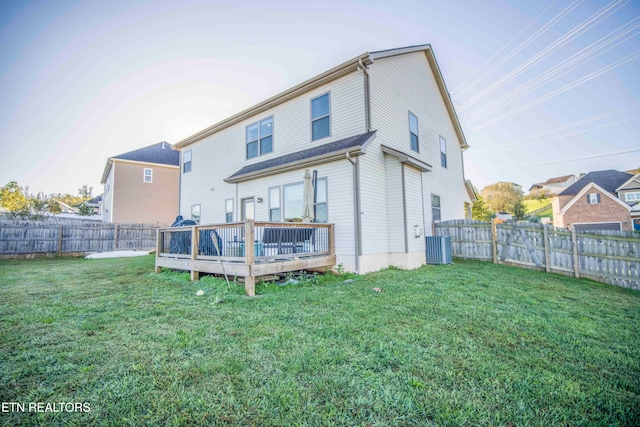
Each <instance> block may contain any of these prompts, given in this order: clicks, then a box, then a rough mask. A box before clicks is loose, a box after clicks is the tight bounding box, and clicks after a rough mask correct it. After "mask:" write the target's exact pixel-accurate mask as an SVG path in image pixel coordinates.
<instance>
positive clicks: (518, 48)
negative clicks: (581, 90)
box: [451, 0, 583, 95]
mask: <svg viewBox="0 0 640 427" xmlns="http://www.w3.org/2000/svg"><path fill="white" fill-rule="evenodd" d="M582 1H583V0H582ZM582 1H574V3H575V4H576V5H575V6H574V7H573V8H575V7H577V6H578V4H580V3H581V2H582ZM557 2H558V0H555V1H554V2H553V3H551V4H550V5H549V6H547V7H546V8H545V9H544V10H543V11H542V12H540V14H539V15H538V16H536V17H535V18H534V19H533V21H531V22H529V24H528V25H527V26H526V27H524V28H523V29H522V30H521V31H520V32H519V33H518V34H516V35H515V36H514V37H513V38H512V39H511V40H509V42H508V43H507V44H505V45H504V46H503V47H502V49H500V50H499V51H497V52H496V53H495V54H494V55H493V56H492V57H491V58H489V59H488V60H487V61H486V62H485V63H484V64H482V65H481V66H480V67H479V68H477V69H476V71H475V72H473V74H471V75H470V76H469V77H467V78H466V79H465V80H464V81H463V82H462V83H460V85H459V86H458V87H457V88H456V89H454V90H453V91H452V92H451V95H453V94H454V93H457V92H459V91H462V92H466V91H467V90H469V89H470V88H472V87H474V86H475V85H476V84H478V83H479V82H480V81H481V80H482V79H483V78H485V77H486V76H487V74H489V73H491V72H492V71H493V70H495V69H496V68H498V67H499V66H500V65H502V64H504V63H505V62H506V61H507V60H508V59H509V58H511V57H513V55H515V54H516V53H518V52H520V51H521V50H522V49H524V48H525V47H526V46H527V45H528V44H530V43H531V42H532V41H533V40H535V39H536V38H537V37H539V36H540V35H541V34H542V33H544V31H542V32H540V30H538V32H540V34H538V35H537V36H536V37H535V38H531V37H533V36H531V37H530V38H529V39H527V40H526V41H525V42H523V43H521V44H520V45H519V46H517V47H516V49H517V50H515V51H514V52H513V53H511V54H510V55H509V56H508V57H507V59H503V60H502V61H500V62H499V63H498V64H495V65H494V66H492V67H491V68H490V69H489V70H487V71H485V72H484V73H483V74H482V75H481V76H480V77H478V78H477V79H475V80H473V81H472V82H471V83H469V84H468V86H467V87H465V85H467V82H468V81H469V80H471V79H473V78H474V77H475V76H476V74H478V73H479V72H480V70H482V69H483V68H484V67H486V66H487V64H489V63H491V61H493V60H494V59H495V58H496V57H497V56H498V55H500V53H502V51H503V50H505V49H506V48H507V47H508V46H509V45H510V44H511V43H513V41H514V40H515V39H517V38H518V37H520V35H521V34H522V33H524V32H525V31H526V30H527V29H528V28H529V27H530V26H531V25H533V23H534V22H536V21H537V20H538V19H539V18H540V17H541V16H542V15H543V14H544V13H545V12H546V11H547V10H549V8H551V6H553V5H554V4H556V3H557ZM573 8H572V9H571V10H573ZM567 9H568V8H567ZM565 10H566V9H565ZM571 10H569V12H570V11H571ZM561 13H564V11H563V12H561ZM567 13H568V12H567ZM565 15H566V13H565ZM563 16H564V15H563ZM554 19H555V18H554ZM543 28H545V31H546V29H548V28H549V27H547V26H545V27H543ZM538 32H536V34H537V33H538ZM536 34H534V35H536Z"/></svg>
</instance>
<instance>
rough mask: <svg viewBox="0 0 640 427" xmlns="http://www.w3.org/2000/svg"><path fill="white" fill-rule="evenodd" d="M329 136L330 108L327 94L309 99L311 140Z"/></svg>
mask: <svg viewBox="0 0 640 427" xmlns="http://www.w3.org/2000/svg"><path fill="white" fill-rule="evenodd" d="M327 136H331V108H330V98H329V94H328V93H325V94H324V95H322V96H319V97H317V98H314V99H312V100H311V140H312V141H315V140H317V139H321V138H326V137H327Z"/></svg>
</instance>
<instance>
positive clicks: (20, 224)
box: [0, 221, 158, 257]
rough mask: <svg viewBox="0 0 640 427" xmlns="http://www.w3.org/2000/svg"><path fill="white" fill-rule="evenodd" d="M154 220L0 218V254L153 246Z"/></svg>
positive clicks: (146, 247) (154, 238)
mask: <svg viewBox="0 0 640 427" xmlns="http://www.w3.org/2000/svg"><path fill="white" fill-rule="evenodd" d="M157 230H158V225H156V224H110V223H107V224H104V223H92V222H75V221H74V222H67V221H64V222H53V221H0V256H4V257H18V256H33V255H54V254H57V255H62V254H78V253H87V252H100V251H103V252H104V251H113V250H125V249H151V248H155V245H156V237H157Z"/></svg>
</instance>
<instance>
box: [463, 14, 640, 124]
mask: <svg viewBox="0 0 640 427" xmlns="http://www.w3.org/2000/svg"><path fill="white" fill-rule="evenodd" d="M639 20H640V17H637V18H635V19H634V20H632V21H631V22H629V23H627V24H625V25H624V26H622V27H620V28H618V29H616V30H615V31H613V32H611V33H609V34H607V35H606V36H604V37H602V38H601V39H599V40H598V41H596V42H595V43H593V44H591V45H590V46H588V47H586V48H585V49H583V50H581V51H580V52H578V53H576V54H574V55H573V56H571V57H569V58H567V59H566V60H564V61H562V62H561V63H559V64H557V65H556V66H555V67H553V68H551V69H549V70H548V71H547V72H545V73H543V74H541V75H540V76H538V77H536V78H534V79H532V80H530V81H528V82H526V83H524V84H523V85H521V86H519V87H518V88H516V89H514V90H513V91H511V92H509V93H507V94H505V95H504V96H502V97H500V98H498V99H496V100H494V101H492V102H490V103H488V104H487V105H485V106H484V107H482V108H481V109H480V110H477V111H474V112H473V113H471V116H470V120H471V121H473V120H477V119H478V118H479V117H483V116H486V115H487V114H490V113H492V112H494V111H496V110H499V109H501V108H503V107H504V106H505V104H508V103H510V102H513V101H515V100H517V99H519V98H520V97H521V96H523V95H526V94H528V93H531V92H533V91H534V90H535V89H537V88H539V87H540V86H543V85H545V84H547V83H549V82H551V81H553V80H555V79H557V78H559V77H561V76H563V75H565V74H567V73H568V72H569V71H572V70H574V69H576V68H578V67H580V66H582V65H584V64H586V63H587V62H590V61H592V60H594V59H596V58H598V57H599V56H601V55H603V54H605V53H606V52H609V51H610V50H611V49H613V48H615V47H617V46H619V45H620V44H622V43H624V42H626V41H627V40H629V39H631V38H633V37H636V36H637V35H639V34H640V32H636V33H634V34H631V35H629V36H628V37H626V38H624V39H623V40H620V41H619V42H617V43H615V44H613V45H612V46H609V47H608V48H607V49H605V50H602V51H600V52H598V50H600V49H603V48H604V47H606V46H607V45H609V44H611V43H613V42H615V41H617V40H618V39H620V38H621V37H623V36H625V35H627V34H628V33H630V32H632V31H633V30H635V29H637V28H639V27H640V23H636V24H635V25H633V26H632V27H630V28H626V29H625V27H628V26H630V25H631V24H633V23H634V21H639ZM621 30H624V31H623V32H622V33H620V34H617V35H616V36H614V37H612V38H610V39H609V40H606V39H607V38H609V37H611V35H612V34H615V33H617V32H619V31H621ZM603 40H604V41H603Z"/></svg>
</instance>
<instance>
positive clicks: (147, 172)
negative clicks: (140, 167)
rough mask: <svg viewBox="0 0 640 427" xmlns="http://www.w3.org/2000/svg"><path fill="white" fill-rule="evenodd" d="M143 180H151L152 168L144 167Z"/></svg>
mask: <svg viewBox="0 0 640 427" xmlns="http://www.w3.org/2000/svg"><path fill="white" fill-rule="evenodd" d="M143 180H144V182H147V183H149V182H153V169H151V168H144V178H143Z"/></svg>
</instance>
